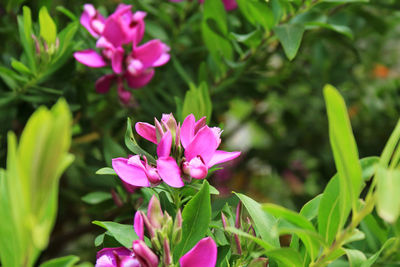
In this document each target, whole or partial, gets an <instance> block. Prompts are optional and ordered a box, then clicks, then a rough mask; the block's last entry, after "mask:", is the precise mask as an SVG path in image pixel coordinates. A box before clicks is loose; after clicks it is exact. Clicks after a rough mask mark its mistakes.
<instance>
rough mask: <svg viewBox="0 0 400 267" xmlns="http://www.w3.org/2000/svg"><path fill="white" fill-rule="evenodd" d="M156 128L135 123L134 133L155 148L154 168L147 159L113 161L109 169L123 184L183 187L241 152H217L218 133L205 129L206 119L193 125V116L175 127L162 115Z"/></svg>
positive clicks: (219, 141)
mask: <svg viewBox="0 0 400 267" xmlns="http://www.w3.org/2000/svg"><path fill="white" fill-rule="evenodd" d="M154 121H155V125H151V124H148V123H143V122H138V123H136V125H135V129H136V132H137V133H138V134H139V135H140V136H141V137H143V138H145V139H147V140H148V141H150V142H152V143H154V144H157V156H158V159H157V161H156V164H149V162H148V160H147V158H146V156H143V157H142V158H143V160H142V159H141V156H139V155H134V156H131V157H129V158H128V159H126V158H115V159H113V161H112V166H113V168H114V170H115V172H116V173H117V174H118V176H119V177H120V178H121V179H122V181H123V182H124V183H127V184H129V185H132V186H144V187H147V186H156V185H158V184H160V183H161V182H162V181H164V182H165V183H166V184H168V185H169V186H172V187H178V188H179V187H182V186H184V185H185V183H184V181H187V182H190V181H191V179H192V178H194V179H204V178H206V176H207V174H208V170H209V169H210V168H211V167H213V166H214V165H217V164H219V163H223V162H226V161H230V160H232V159H234V158H236V157H238V156H239V155H240V152H226V151H223V150H217V148H218V146H219V145H220V143H221V139H220V135H221V129H220V128H218V127H212V128H211V127H209V126H207V125H206V118H205V117H203V118H201V119H200V120H198V121H196V120H195V117H194V115H193V114H190V115H189V116H187V117H186V118H185V120H184V121H183V123H182V125H180V124H177V122H176V120H175V118H174V116H173V115H172V114H164V115H163V116H162V118H161V123H160V122H159V121H158V120H157V119H155V120H154Z"/></svg>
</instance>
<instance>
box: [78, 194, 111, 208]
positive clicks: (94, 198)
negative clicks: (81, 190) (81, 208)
mask: <svg viewBox="0 0 400 267" xmlns="http://www.w3.org/2000/svg"><path fill="white" fill-rule="evenodd" d="M111 198H112V196H111V194H110V193H109V192H91V193H89V194H87V195H85V196H83V197H82V201H83V202H85V203H88V204H92V205H95V204H99V203H101V202H104V201H106V200H109V199H111Z"/></svg>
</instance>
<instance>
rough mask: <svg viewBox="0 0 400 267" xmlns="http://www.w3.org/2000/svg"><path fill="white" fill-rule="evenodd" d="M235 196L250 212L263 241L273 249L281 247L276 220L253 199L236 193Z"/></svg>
mask: <svg viewBox="0 0 400 267" xmlns="http://www.w3.org/2000/svg"><path fill="white" fill-rule="evenodd" d="M235 195H236V196H238V198H239V199H240V200H241V201H242V203H243V205H244V206H245V207H246V209H247V211H248V212H249V214H250V216H251V218H252V219H253V221H254V225H255V228H256V231H257V233H259V234H260V236H261V239H262V240H263V241H265V242H267V243H268V244H269V246H271V247H279V235H278V230H277V228H276V227H277V225H276V219H275V218H274V217H273V216H272V215H270V214H268V213H265V212H264V211H263V210H262V207H261V205H260V204H259V203H257V202H256V201H254V200H253V199H251V198H249V197H247V196H245V195H242V194H239V193H235Z"/></svg>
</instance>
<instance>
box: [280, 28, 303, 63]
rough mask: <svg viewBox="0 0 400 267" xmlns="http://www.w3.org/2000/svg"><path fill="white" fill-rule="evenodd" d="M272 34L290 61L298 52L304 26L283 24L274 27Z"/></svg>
mask: <svg viewBox="0 0 400 267" xmlns="http://www.w3.org/2000/svg"><path fill="white" fill-rule="evenodd" d="M274 33H275V35H276V37H278V39H279V41H280V43H281V44H282V47H283V50H284V51H285V54H286V56H287V58H288V59H289V60H292V59H293V58H294V57H295V56H296V54H297V51H299V48H300V43H301V39H302V38H303V33H304V26H303V25H302V24H283V25H279V26H276V27H274Z"/></svg>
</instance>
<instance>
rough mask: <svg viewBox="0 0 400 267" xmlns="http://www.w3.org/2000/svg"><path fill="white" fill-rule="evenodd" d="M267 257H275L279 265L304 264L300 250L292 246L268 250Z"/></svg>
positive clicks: (294, 266)
mask: <svg viewBox="0 0 400 267" xmlns="http://www.w3.org/2000/svg"><path fill="white" fill-rule="evenodd" d="M266 255H267V257H269V258H272V259H274V260H275V261H277V262H278V263H280V264H282V265H279V266H293V267H297V266H298V267H300V266H303V259H302V257H301V255H300V253H299V252H297V251H296V250H294V249H292V248H277V249H273V250H269V251H267V252H266Z"/></svg>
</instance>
